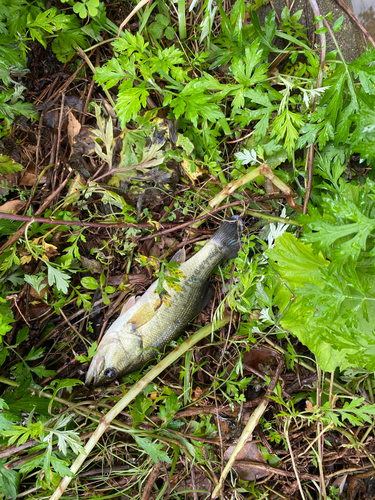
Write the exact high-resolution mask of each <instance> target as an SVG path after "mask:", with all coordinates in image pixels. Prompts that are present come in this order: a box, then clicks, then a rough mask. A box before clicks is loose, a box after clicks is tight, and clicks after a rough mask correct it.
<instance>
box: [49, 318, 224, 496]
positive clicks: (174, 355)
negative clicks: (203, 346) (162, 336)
mask: <svg viewBox="0 0 375 500" xmlns="http://www.w3.org/2000/svg"><path fill="white" fill-rule="evenodd" d="M229 320H230V317H229V316H225V317H224V318H223V319H222V320H220V321H218V322H217V323H216V324H215V325H213V324H212V323H210V324H209V325H207V326H205V327H204V328H201V329H200V330H198V331H197V332H196V333H195V334H194V335H192V336H191V337H190V338H188V339H187V340H186V341H185V342H184V343H183V344H181V345H180V346H179V347H177V348H176V349H174V350H173V351H172V352H171V353H170V354H168V356H166V357H165V358H164V359H162V360H161V361H160V363H158V364H157V365H156V366H154V368H152V369H151V370H150V371H149V372H148V373H146V375H145V376H144V377H142V378H141V380H139V381H138V382H137V383H136V384H134V385H133V387H132V388H131V389H130V391H128V392H127V393H126V394H125V396H124V397H123V398H122V399H121V400H120V401H119V402H118V403H117V404H116V405H115V406H114V407H113V408H112V409H111V410H110V411H109V412H108V413H107V414H105V415H102V417H101V419H100V422H99V425H98V427H97V428H96V429H95V432H94V433H93V435H92V436H91V438H90V439H89V441H88V442H87V444H86V446H85V453H80V454H79V455H78V456H77V458H76V459H75V461H74V462H73V464H72V466H71V468H70V470H71V472H73V474H76V473H77V472H78V471H79V469H80V467H81V465H82V464H83V462H84V461H85V459H86V457H87V455H88V454H89V453H90V452H91V451H92V450H93V448H94V447H95V445H96V444H97V443H98V441H99V439H100V438H101V436H102V435H103V434H104V432H105V431H106V430H107V429H108V427H109V425H110V424H111V422H112V420H113V419H114V418H116V416H117V415H118V414H119V413H120V412H121V411H122V410H123V409H124V408H126V406H128V404H129V403H131V402H132V401H133V399H135V398H136V396H137V395H138V394H139V393H140V392H141V391H142V390H143V389H144V388H145V387H147V385H148V384H149V383H150V382H152V381H153V380H154V378H156V377H157V376H158V375H159V374H160V373H161V372H162V371H163V370H165V369H166V368H167V367H168V366H170V365H171V364H172V363H174V362H175V361H176V360H177V359H178V358H179V357H180V356H182V355H183V354H184V353H185V352H186V351H188V350H189V349H191V348H192V347H193V346H194V345H195V344H197V343H198V342H199V341H200V340H202V339H204V338H205V337H207V336H208V335H210V334H211V333H212V331H213V330H217V329H218V328H221V327H222V326H224V325H226V324H227V323H229ZM71 479H72V478H71V477H69V476H65V477H64V478H63V479H62V480H61V482H60V484H59V486H58V487H57V489H56V490H55V492H54V493H53V495H52V496H51V497H50V500H58V499H59V498H60V497H61V495H63V494H64V492H65V490H66V488H67V487H68V486H69V483H70V481H71Z"/></svg>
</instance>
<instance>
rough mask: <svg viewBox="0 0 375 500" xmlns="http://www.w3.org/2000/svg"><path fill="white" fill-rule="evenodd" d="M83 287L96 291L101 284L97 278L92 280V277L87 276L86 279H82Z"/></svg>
mask: <svg viewBox="0 0 375 500" xmlns="http://www.w3.org/2000/svg"><path fill="white" fill-rule="evenodd" d="M81 285H82V286H84V287H85V288H88V289H89V290H96V289H97V288H99V283H98V282H97V280H96V279H95V278H92V277H91V276H85V277H84V278H82V279H81Z"/></svg>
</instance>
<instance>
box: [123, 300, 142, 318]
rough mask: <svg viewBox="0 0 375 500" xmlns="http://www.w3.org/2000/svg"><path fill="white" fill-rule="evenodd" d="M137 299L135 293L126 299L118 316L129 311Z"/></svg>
mask: <svg viewBox="0 0 375 500" xmlns="http://www.w3.org/2000/svg"><path fill="white" fill-rule="evenodd" d="M138 299H139V297H136V296H135V295H133V297H130V299H128V300H127V301H126V302H125V304H124V306H123V308H122V309H121V313H120V316H122V315H123V314H125V313H126V312H127V311H129V309H130V308H131V307H133V306H134V305H135V304H136V302H137V300H138Z"/></svg>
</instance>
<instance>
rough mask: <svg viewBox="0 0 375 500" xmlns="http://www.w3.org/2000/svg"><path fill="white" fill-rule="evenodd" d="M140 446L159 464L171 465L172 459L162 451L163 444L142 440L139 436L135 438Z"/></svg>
mask: <svg viewBox="0 0 375 500" xmlns="http://www.w3.org/2000/svg"><path fill="white" fill-rule="evenodd" d="M134 438H135V440H136V442H137V444H138V446H139V447H140V448H142V449H143V450H144V451H145V452H146V454H147V455H148V456H149V457H150V458H151V459H152V460H153V461H154V462H155V463H156V464H157V463H159V462H166V463H168V464H170V463H171V459H170V458H169V456H168V453H166V452H165V451H163V450H162V448H163V447H164V444H163V443H157V442H156V441H154V442H152V441H151V439H149V438H141V437H139V436H134Z"/></svg>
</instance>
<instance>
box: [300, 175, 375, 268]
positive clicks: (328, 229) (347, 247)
mask: <svg viewBox="0 0 375 500" xmlns="http://www.w3.org/2000/svg"><path fill="white" fill-rule="evenodd" d="M374 198H375V183H374V182H373V181H371V180H370V179H367V181H366V184H364V185H362V186H355V185H354V184H353V183H352V184H348V185H347V186H346V187H345V189H344V190H343V191H342V193H340V194H334V195H332V196H329V195H325V196H322V197H321V202H320V205H321V207H322V209H323V215H321V214H320V213H319V212H318V211H317V210H315V209H314V210H312V212H311V216H310V217H308V216H304V217H301V221H302V222H305V223H306V224H307V225H306V231H305V232H304V236H303V239H304V241H306V242H308V243H314V244H315V246H316V248H318V249H320V250H322V251H323V252H324V253H325V254H326V255H327V257H328V258H330V259H332V260H333V259H336V260H337V263H338V264H340V265H341V266H342V265H343V264H344V263H345V262H347V261H353V260H357V259H358V257H359V255H360V253H361V251H364V250H366V245H367V243H368V240H370V241H371V244H372V245H373V244H374V241H375V238H374V236H373V231H374V229H375V218H374V215H375V208H374V206H375V202H374Z"/></svg>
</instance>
